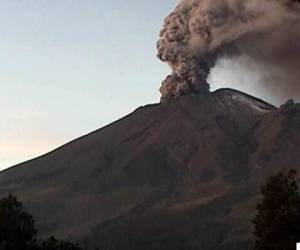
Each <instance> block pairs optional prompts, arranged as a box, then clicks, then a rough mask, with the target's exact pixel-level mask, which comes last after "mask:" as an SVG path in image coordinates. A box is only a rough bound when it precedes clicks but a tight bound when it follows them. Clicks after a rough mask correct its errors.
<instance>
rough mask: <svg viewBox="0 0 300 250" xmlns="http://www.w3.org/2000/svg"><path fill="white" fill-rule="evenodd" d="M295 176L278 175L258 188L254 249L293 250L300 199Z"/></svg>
mask: <svg viewBox="0 0 300 250" xmlns="http://www.w3.org/2000/svg"><path fill="white" fill-rule="evenodd" d="M296 177H297V173H296V171H294V170H292V171H290V172H289V173H288V174H284V173H279V174H277V175H275V176H272V177H270V178H269V179H268V180H267V182H266V184H265V185H263V186H262V188H261V193H262V196H263V199H262V202H261V203H260V204H259V205H258V207H257V210H258V214H257V215H256V217H255V219H254V220H253V223H254V225H255V230H254V236H255V250H295V249H296V242H300V196H299V191H298V185H297V179H296Z"/></svg>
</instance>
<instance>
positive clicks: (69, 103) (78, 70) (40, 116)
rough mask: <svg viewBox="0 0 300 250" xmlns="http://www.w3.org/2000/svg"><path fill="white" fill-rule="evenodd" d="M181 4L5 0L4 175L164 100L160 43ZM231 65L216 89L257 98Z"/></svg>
mask: <svg viewBox="0 0 300 250" xmlns="http://www.w3.org/2000/svg"><path fill="white" fill-rule="evenodd" d="M176 2H177V1H176V0H163V1H162V0H151V1H148V0H147V1H146V0H122V1H121V0H109V1H102V0H84V1H83V0H64V1H61V0H51V1H49V0H38V1H37V0H26V1H20V0H1V1H0V30H1V37H0V89H1V94H0V95H1V96H0V97H1V98H0V107H1V110H0V111H1V123H0V170H1V169H4V168H6V167H8V166H11V165H13V164H16V163H19V162H22V161H24V160H28V159H30V158H33V157H36V156H38V155H40V154H43V153H46V152H48V151H49V150H52V149H54V148H56V147H58V146H60V145H62V144H64V143H66V142H68V141H70V140H72V139H75V138H77V137H79V136H81V135H83V134H86V133H88V132H90V131H92V130H95V129H97V128H100V127H102V126H104V125H106V124H108V123H110V122H112V121H114V120H116V119H118V118H120V117H122V116H123V115H125V114H128V113H129V112H131V111H133V110H134V109H135V108H137V107H138V106H141V105H144V104H148V103H154V102H158V101H159V92H158V89H159V86H160V84H161V81H162V79H163V78H164V77H165V76H166V75H167V73H168V72H169V69H168V67H167V65H165V64H163V63H161V62H160V61H159V60H158V59H157V58H156V50H155V44H156V40H157V37H158V32H159V29H160V27H161V24H162V21H163V18H164V17H165V16H166V15H167V14H168V13H169V12H170V11H171V9H172V8H173V7H174V6H175V3H176ZM224 65H225V66H224ZM224 65H223V66H222V65H221V66H220V67H218V68H216V69H215V70H214V71H213V74H212V76H211V77H210V79H211V81H212V83H213V84H212V87H213V88H217V87H222V86H229V87H239V86H244V90H248V91H249V92H250V93H253V94H256V92H257V91H256V90H255V88H254V87H252V86H249V85H247V86H246V85H243V81H244V80H243V79H246V78H247V77H248V78H249V74H248V75H247V73H243V74H240V73H239V72H238V70H237V67H232V69H231V70H228V69H226V63H225V64H224ZM233 74H234V75H235V76H234V77H232V75H233ZM216 82H218V84H219V85H217V84H215V83H216ZM227 82H230V83H231V85H226V84H227ZM235 83H238V84H235ZM222 84H223V85H222ZM239 84H240V85H239ZM245 86H246V89H245ZM241 89H243V87H241ZM261 96H263V93H261Z"/></svg>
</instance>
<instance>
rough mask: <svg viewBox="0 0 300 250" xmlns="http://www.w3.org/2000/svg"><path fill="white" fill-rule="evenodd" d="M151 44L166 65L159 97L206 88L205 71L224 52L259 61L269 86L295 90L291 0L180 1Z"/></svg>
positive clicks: (299, 73)
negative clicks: (157, 38) (168, 73)
mask: <svg viewBox="0 0 300 250" xmlns="http://www.w3.org/2000/svg"><path fill="white" fill-rule="evenodd" d="M157 49H158V57H159V58H160V59H161V60H162V61H165V62H167V63H168V64H169V65H170V67H171V69H172V74H171V75H169V76H168V77H167V78H166V79H165V80H164V81H163V83H162V87H161V88H160V92H161V101H167V100H169V99H171V98H173V97H177V96H180V95H185V94H189V93H207V92H209V84H208V83H207V77H208V75H209V73H210V70H211V69H212V68H213V67H214V66H215V64H216V63H217V62H218V60H219V59H221V58H226V57H228V58H238V57H245V58H247V60H246V61H247V62H252V63H254V64H256V65H259V68H260V71H261V72H268V73H265V74H263V75H264V78H265V79H264V80H265V81H266V82H272V81H273V83H274V85H272V84H271V86H272V87H271V88H278V89H279V91H281V90H282V89H281V87H280V86H284V87H283V88H284V89H286V90H287V91H289V90H291V91H294V90H293V89H295V90H297V91H298V90H300V82H299V81H300V4H299V2H298V1H293V0H182V1H181V2H180V3H179V5H178V6H177V7H176V8H175V10H174V11H173V12H172V13H171V14H170V15H169V16H168V17H167V18H166V19H165V22H164V26H163V28H162V30H161V32H160V39H159V41H158V43H157ZM244 61H245V60H244ZM298 82H299V83H298ZM266 85H268V84H266ZM275 85H276V86H275ZM268 86H270V85H268Z"/></svg>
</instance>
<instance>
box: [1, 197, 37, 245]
mask: <svg viewBox="0 0 300 250" xmlns="http://www.w3.org/2000/svg"><path fill="white" fill-rule="evenodd" d="M35 236H36V229H35V225H34V220H33V217H32V216H31V215H30V214H28V213H27V212H25V210H24V208H23V205H22V203H21V202H19V201H18V200H17V198H16V197H15V196H13V195H9V196H8V197H6V198H4V199H2V200H0V247H2V248H3V249H5V250H26V249H30V248H31V246H32V244H33V243H34V241H35Z"/></svg>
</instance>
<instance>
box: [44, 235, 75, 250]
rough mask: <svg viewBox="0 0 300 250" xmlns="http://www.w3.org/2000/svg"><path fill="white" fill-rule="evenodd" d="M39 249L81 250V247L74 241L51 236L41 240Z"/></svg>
mask: <svg viewBox="0 0 300 250" xmlns="http://www.w3.org/2000/svg"><path fill="white" fill-rule="evenodd" d="M39 249H41V250H81V248H80V247H79V246H78V245H76V244H73V243H70V242H67V241H62V240H57V239H55V238H54V237H50V238H48V239H46V240H41V241H40V243H39Z"/></svg>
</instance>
